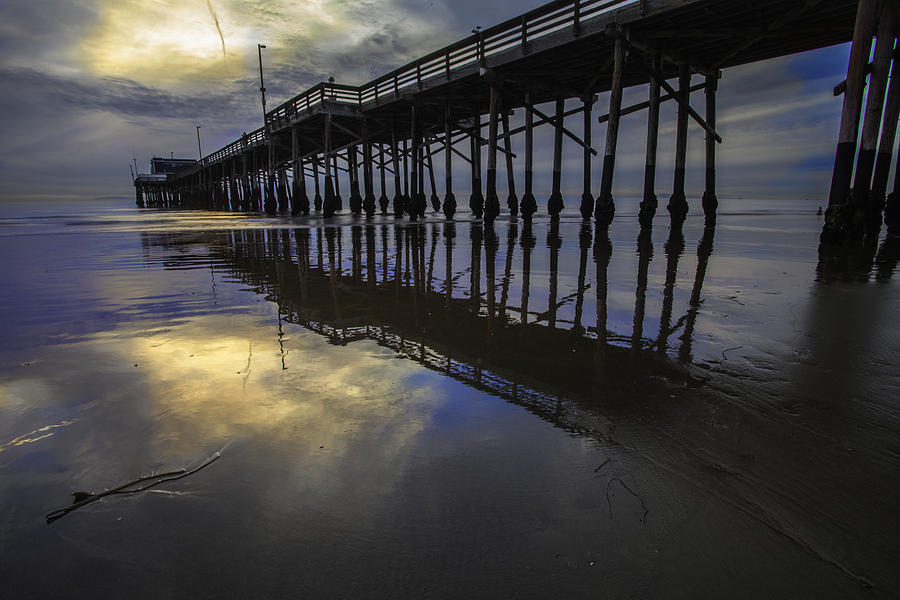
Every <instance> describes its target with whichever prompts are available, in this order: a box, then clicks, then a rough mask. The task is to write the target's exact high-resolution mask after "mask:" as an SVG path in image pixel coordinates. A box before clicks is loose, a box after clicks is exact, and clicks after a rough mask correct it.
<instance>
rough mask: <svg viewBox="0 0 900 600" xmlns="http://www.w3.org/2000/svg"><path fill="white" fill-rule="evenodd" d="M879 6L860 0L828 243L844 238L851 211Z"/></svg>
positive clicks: (871, 0)
mask: <svg viewBox="0 0 900 600" xmlns="http://www.w3.org/2000/svg"><path fill="white" fill-rule="evenodd" d="M877 7H878V2H877V0H859V4H857V7H856V23H855V25H854V27H853V45H852V46H851V48H850V62H849V64H848V66H847V84H846V90H845V91H844V102H843V108H842V112H841V127H840V132H839V134H838V144H837V150H836V151H835V156H834V171H833V172H832V175H831V191H830V192H829V194H828V209H827V210H826V211H825V225H824V227H823V228H822V235H821V238H820V239H821V241H822V242H823V243H825V244H835V243H839V242H841V241H842V240H843V238H844V236H845V233H846V228H847V224H848V223H847V222H848V221H849V217H850V215H848V213H849V212H850V211H848V210H844V204H845V203H846V201H847V196H848V195H849V192H850V178H851V174H852V170H853V160H854V158H855V155H856V145H857V144H856V140H857V136H858V135H859V117H860V111H861V110H862V99H863V92H864V91H865V85H866V70H867V67H868V63H869V51H870V50H871V46H872V36H873V35H874V33H875V22H876V18H877Z"/></svg>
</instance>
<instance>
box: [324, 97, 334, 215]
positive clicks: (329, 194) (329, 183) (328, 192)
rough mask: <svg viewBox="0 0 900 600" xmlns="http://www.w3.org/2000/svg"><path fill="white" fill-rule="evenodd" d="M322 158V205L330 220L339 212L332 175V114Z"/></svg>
mask: <svg viewBox="0 0 900 600" xmlns="http://www.w3.org/2000/svg"><path fill="white" fill-rule="evenodd" d="M324 144H325V145H324V150H323V152H322V156H323V158H324V159H325V203H324V204H323V205H322V216H323V217H325V218H326V219H329V218H331V217H333V216H334V212H335V211H336V210H337V203H336V199H335V194H334V180H333V179H332V175H331V165H332V163H331V113H329V114H328V115H326V116H325V142H324Z"/></svg>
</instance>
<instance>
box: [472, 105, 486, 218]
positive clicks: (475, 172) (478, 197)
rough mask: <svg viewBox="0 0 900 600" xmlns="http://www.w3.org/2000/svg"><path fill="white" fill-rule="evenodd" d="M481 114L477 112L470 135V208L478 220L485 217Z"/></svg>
mask: <svg viewBox="0 0 900 600" xmlns="http://www.w3.org/2000/svg"><path fill="white" fill-rule="evenodd" d="M480 138H481V113H480V112H479V111H477V110H476V111H475V121H474V125H473V129H472V131H471V133H470V135H469V141H470V142H471V152H472V155H471V156H472V194H471V195H470V196H469V208H470V209H471V210H472V214H474V215H475V217H476V218H478V219H480V218H481V217H482V216H483V215H484V194H482V192H481V141H480Z"/></svg>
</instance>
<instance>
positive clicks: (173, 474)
mask: <svg viewBox="0 0 900 600" xmlns="http://www.w3.org/2000/svg"><path fill="white" fill-rule="evenodd" d="M219 456H221V455H220V453H219V452H216V453H215V454H214V455H213V457H212V458H210V459H209V460H207V461H206V462H205V463H203V464H202V465H200V466H199V467H197V468H196V469H192V470H190V471H188V470H187V469H178V470H177V471H167V472H165V473H157V474H155V475H145V476H143V477H138V478H137V479H135V480H134V481H129V482H128V483H126V484H123V485H120V486H118V487H115V488H113V489H111V490H104V491H102V492H100V493H97V494H94V493H93V492H90V493H85V492H75V493H74V494H72V495H73V496H74V497H75V502H73V503H72V504H70V505H69V506H64V507H62V508H58V509H56V510H54V511H51V512H49V513H47V515H46V518H47V523H48V524H49V523H52V522H53V521H55V520H57V519H60V518H62V517H64V516H66V515H67V514H69V513H70V512H72V511H73V510H77V509H79V508H81V507H83V506H85V505H87V504H90V503H91V502H94V501H96V500H99V499H100V498H103V497H104V496H110V495H112V494H137V493H138V492H143V491H144V490H148V489H150V488H152V487H154V486H156V485H159V484H160V483H164V482H167V481H174V480H176V479H181V478H182V477H187V476H188V475H193V474H194V473H196V472H197V471H199V470H200V469H204V468H206V467H208V466H209V465H211V464H212V463H213V462H214V461H215V460H216V459H218V458H219ZM154 479H155V480H156V481H154V482H153V483H151V484H148V485H145V486H142V487H139V488H137V489H133V490H129V489H127V488H130V487H131V486H133V485H137V484H139V483H143V482H145V481H151V480H154Z"/></svg>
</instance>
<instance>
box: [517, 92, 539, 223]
mask: <svg viewBox="0 0 900 600" xmlns="http://www.w3.org/2000/svg"><path fill="white" fill-rule="evenodd" d="M533 109H534V105H533V104H532V102H531V92H530V91H526V92H525V191H524V192H523V193H522V203H521V206H520V207H519V208H520V209H521V211H522V218H523V219H525V221H526V222H530V221H531V218H532V216H533V215H534V213H535V212H537V200H535V197H534V189H533V185H534V110H533Z"/></svg>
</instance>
